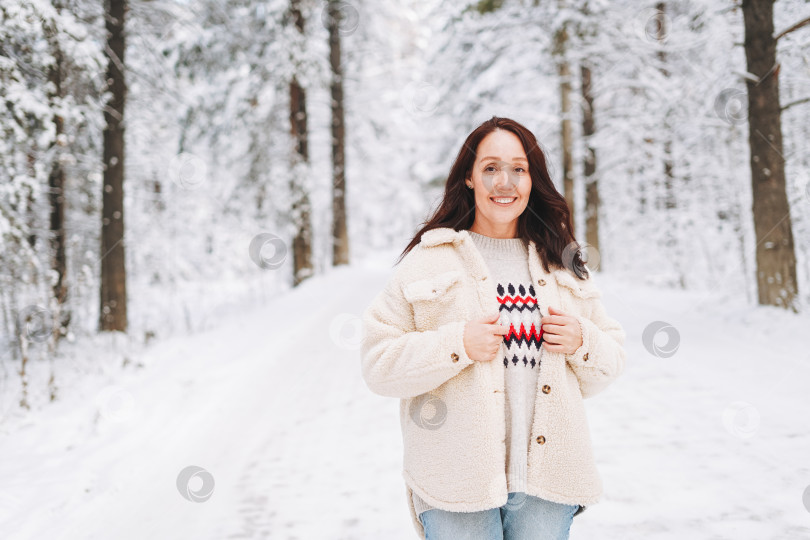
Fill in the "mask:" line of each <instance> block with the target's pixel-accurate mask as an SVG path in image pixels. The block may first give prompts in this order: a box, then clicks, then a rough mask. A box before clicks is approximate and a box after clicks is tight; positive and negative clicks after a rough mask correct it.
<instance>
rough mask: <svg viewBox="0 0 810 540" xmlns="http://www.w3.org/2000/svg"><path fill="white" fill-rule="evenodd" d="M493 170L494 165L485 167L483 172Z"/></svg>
mask: <svg viewBox="0 0 810 540" xmlns="http://www.w3.org/2000/svg"><path fill="white" fill-rule="evenodd" d="M494 168H495V166H494V165H489V166H487V167H485V168H484V170H485V171H488V170H490V169H494Z"/></svg>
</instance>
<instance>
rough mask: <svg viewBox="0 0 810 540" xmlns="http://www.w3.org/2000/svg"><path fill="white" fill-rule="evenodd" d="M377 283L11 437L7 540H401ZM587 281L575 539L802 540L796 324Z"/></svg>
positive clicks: (336, 294) (229, 328)
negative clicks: (375, 353) (587, 470)
mask: <svg viewBox="0 0 810 540" xmlns="http://www.w3.org/2000/svg"><path fill="white" fill-rule="evenodd" d="M387 276H388V273H387V271H386V270H385V265H382V266H381V267H379V266H378V267H376V268H375V267H371V268H361V267H353V268H351V269H345V268H343V269H339V270H335V271H332V272H331V273H330V274H328V275H327V276H318V277H316V278H315V279H313V280H310V281H309V282H308V283H306V284H305V285H304V286H302V287H301V288H299V290H296V291H294V292H291V293H288V294H286V295H284V296H283V297H280V298H277V299H275V300H274V301H273V302H272V303H268V305H267V306H264V307H262V308H259V309H256V308H252V309H250V310H245V311H244V312H241V313H240V314H239V315H238V316H237V317H231V318H229V319H228V320H227V322H226V323H223V324H222V325H220V326H219V327H218V328H217V329H216V330H215V331H212V332H207V333H205V334H202V335H197V336H193V337H191V338H188V337H187V338H176V339H171V340H167V341H165V342H163V343H159V344H156V345H155V346H153V347H151V348H150V349H148V350H147V352H148V356H147V357H145V358H144V364H145V367H144V368H143V369H139V370H132V369H128V370H126V371H123V372H121V373H120V374H119V375H117V377H118V378H117V379H116V380H115V381H109V380H104V379H103V378H102V377H96V378H95V379H93V377H92V376H88V378H87V379H88V380H89V381H90V382H88V383H86V384H85V385H84V386H82V387H81V394H79V393H78V390H77V391H76V392H73V393H71V392H70V391H69V390H65V391H64V392H63V394H64V396H65V397H64V398H63V399H62V401H61V402H59V403H55V404H52V405H51V406H49V407H48V408H47V409H46V410H45V411H42V412H40V413H37V414H36V415H33V419H32V420H30V421H28V422H27V423H24V424H21V425H14V426H13V429H11V428H8V427H7V429H6V430H5V432H4V433H3V434H2V435H0V538H4V539H20V540H23V539H25V540H28V539H40V538H41V539H57V538H67V539H74V538H76V539H111V538H115V539H143V538H155V539H164V538H165V539H172V540H177V539H185V538H189V539H191V538H194V539H211V540H219V539H226V538H244V539H253V538H272V539H279V540H286V539H299V540H317V539H324V540H350V539H374V540H376V539H386V540H389V539H390V540H399V539H402V540H404V539H413V538H415V537H416V536H415V534H414V531H413V528H412V525H411V523H410V520H409V516H408V513H407V507H406V501H405V489H404V485H403V481H402V478H401V476H400V463H401V439H400V432H399V424H398V402H397V400H396V399H390V398H384V397H380V396H376V395H374V394H372V393H370V392H369V391H368V390H367V388H366V387H365V385H364V383H363V381H362V379H361V378H360V369H359V357H358V354H359V338H360V335H359V332H360V326H359V319H358V316H359V315H360V313H361V312H362V310H363V309H364V308H365V306H366V305H367V304H368V302H369V301H370V300H371V297H372V296H373V294H375V293H376V292H377V291H378V290H379V289H381V288H382V286H383V285H384V283H385V281H386V279H387ZM597 279H598V284H599V285H600V287H601V288H602V290H603V293H604V301H605V304H606V306H607V310H608V313H609V314H611V315H612V316H614V317H616V318H617V319H618V320H620V321H621V322H622V324H623V325H624V326H625V329H626V331H627V349H628V366H627V371H626V372H625V374H624V375H623V377H621V378H620V380H619V381H617V382H616V383H615V384H614V385H613V386H612V387H610V388H609V389H608V390H606V391H605V392H604V393H603V394H601V395H599V396H597V397H595V398H593V399H591V400H588V401H586V405H587V408H588V414H589V423H590V426H591V430H592V438H593V441H594V451H595V454H596V458H597V463H598V465H599V467H600V471H601V472H602V476H603V481H604V484H605V496H604V498H603V499H602V502H600V503H599V504H598V505H595V506H592V507H590V508H589V509H588V510H587V511H586V512H585V513H584V514H582V515H580V516H578V517H577V518H576V519H575V521H574V524H573V526H572V528H571V539H572V540H590V539H600V540H602V539H604V540H628V539H629V540H635V539H645V540H647V539H655V540H665V539H666V540H670V539H671V540H675V539H677V540H683V539H690V540H691V539H705V540H726V539H727V540H747V539H751V540H754V539H756V540H763V539H778V540H785V539H797V540H799V539H808V538H810V511H808V510H807V509H806V508H805V506H804V504H803V502H802V496H803V494H804V492H805V490H806V489H807V488H808V486H810V460H808V457H810V429H809V428H810V420H809V419H808V415H807V410H808V407H807V405H808V404H810V399H809V398H808V397H807V396H808V392H807V385H808V382H810V348H808V347H807V345H808V344H809V343H810V337H809V336H808V328H810V324H808V323H810V318H808V317H807V316H804V317H797V316H794V315H789V314H785V313H782V312H780V311H779V310H775V309H763V308H758V309H750V308H745V307H744V306H743V305H742V304H740V303H738V302H736V301H730V300H728V299H725V300H723V301H722V302H719V303H711V302H708V303H707V302H702V301H704V300H705V299H706V298H707V295H706V294H700V293H688V294H687V293H681V292H672V291H655V290H653V289H648V288H641V287H638V286H636V285H635V284H632V285H631V284H629V283H624V282H622V281H620V280H618V279H616V278H615V277H613V276H609V275H598V277H597ZM692 306H696V307H695V308H693V307H692ZM658 320H661V321H666V322H668V323H670V324H671V325H673V326H674V327H675V328H677V330H678V332H679V334H680V344H679V347H678V350H677V352H676V353H675V354H674V355H673V356H672V357H670V358H657V357H655V356H653V355H652V354H650V353H649V352H647V350H646V349H645V347H644V345H643V344H642V332H643V330H644V328H645V327H646V326H647V325H648V324H650V323H652V322H653V321H658ZM111 384H113V386H110V385H111ZM116 390H117V392H116ZM191 465H196V466H199V467H201V468H203V469H205V470H206V471H208V472H209V473H210V474H211V477H212V478H213V481H214V487H213V492H212V495H211V497H210V498H209V499H207V500H205V501H204V502H191V501H189V500H186V498H184V497H183V496H181V494H180V492H179V490H178V487H177V478H178V475H179V474H180V472H181V471H182V470H183V469H184V468H186V467H188V466H191ZM203 485H204V484H203V482H202V480H200V479H199V478H194V479H192V480H191V482H190V487H191V488H192V489H193V490H197V489H198V488H200V487H201V486H203Z"/></svg>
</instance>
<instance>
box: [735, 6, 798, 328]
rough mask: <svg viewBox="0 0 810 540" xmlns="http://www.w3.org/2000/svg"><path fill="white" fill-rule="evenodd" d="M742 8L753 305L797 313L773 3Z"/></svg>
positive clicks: (793, 253) (796, 292) (794, 258)
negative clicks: (753, 258)
mask: <svg viewBox="0 0 810 540" xmlns="http://www.w3.org/2000/svg"><path fill="white" fill-rule="evenodd" d="M742 8H743V19H744V22H745V58H746V62H747V68H748V73H751V74H753V75H754V76H756V77H758V78H759V80H758V81H752V80H746V85H747V87H748V144H749V147H750V149H751V155H750V163H751V185H752V191H753V212H754V231H755V234H756V264H757V289H758V292H759V303H760V304H761V305H772V306H779V307H783V308H790V309H791V310H792V311H794V312H798V307H797V306H796V305H795V301H796V296H797V294H798V285H797V280H796V254H795V252H794V248H793V233H792V225H791V219H790V207H789V204H788V198H787V193H786V191H785V158H784V155H783V153H782V125H781V123H782V118H781V110H780V107H779V79H778V76H779V66H778V65H777V64H776V40H775V39H774V37H773V0H744V1H743V3H742Z"/></svg>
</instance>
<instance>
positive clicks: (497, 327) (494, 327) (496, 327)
mask: <svg viewBox="0 0 810 540" xmlns="http://www.w3.org/2000/svg"><path fill="white" fill-rule="evenodd" d="M489 326H490V331H491V332H492V333H493V334H497V335H499V336H505V335H506V334H508V333H509V329H510V328H511V326H509V325H505V324H491V325H489Z"/></svg>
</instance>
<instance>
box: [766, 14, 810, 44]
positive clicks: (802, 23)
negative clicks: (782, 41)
mask: <svg viewBox="0 0 810 540" xmlns="http://www.w3.org/2000/svg"><path fill="white" fill-rule="evenodd" d="M808 24H810V17H807V18H806V19H803V20H801V21H799V22H797V23H796V24H794V25H793V26H791V27H790V28H786V29H784V30H782V31H781V32H779V33H778V34H776V36H774V38H773V40H774V41H778V40H779V38H780V37H782V36H784V35H786V34H789V33H791V32H793V31H794V30H798V29H799V28H801V27H802V26H807V25H808Z"/></svg>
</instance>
